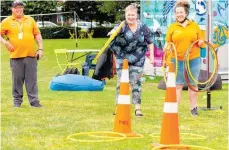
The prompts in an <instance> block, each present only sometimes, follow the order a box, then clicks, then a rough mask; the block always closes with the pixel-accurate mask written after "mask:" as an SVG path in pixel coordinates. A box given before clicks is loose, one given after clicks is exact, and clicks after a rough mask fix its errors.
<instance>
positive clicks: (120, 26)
mask: <svg viewBox="0 0 229 150" xmlns="http://www.w3.org/2000/svg"><path fill="white" fill-rule="evenodd" d="M124 24H125V21H122V23H121V24H120V25H119V26H118V28H117V29H116V30H115V31H114V33H113V34H112V35H111V36H110V38H109V39H108V40H107V42H106V43H105V44H104V46H103V47H102V49H101V50H100V51H99V53H98V54H97V55H96V57H95V60H97V59H98V58H99V57H100V55H101V54H102V53H103V52H104V50H105V49H106V48H107V47H108V45H109V44H110V43H111V42H112V41H113V40H114V38H115V37H116V36H117V35H118V33H119V32H120V30H121V28H122V27H123V26H124Z"/></svg>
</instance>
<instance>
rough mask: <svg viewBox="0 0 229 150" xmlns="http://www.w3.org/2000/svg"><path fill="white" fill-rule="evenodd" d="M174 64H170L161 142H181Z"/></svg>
mask: <svg viewBox="0 0 229 150" xmlns="http://www.w3.org/2000/svg"><path fill="white" fill-rule="evenodd" d="M175 79H176V78H175V69H174V64H173V63H170V64H169V73H168V78H167V84H166V86H167V87H166V96H165V103H164V109H163V120H162V129H161V140H160V144H180V137H179V125H178V104H177V100H176V80H175Z"/></svg>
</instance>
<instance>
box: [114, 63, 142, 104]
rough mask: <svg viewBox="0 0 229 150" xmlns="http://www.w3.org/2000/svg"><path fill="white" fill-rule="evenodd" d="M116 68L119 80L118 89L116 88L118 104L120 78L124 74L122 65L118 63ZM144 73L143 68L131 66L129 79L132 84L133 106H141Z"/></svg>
mask: <svg viewBox="0 0 229 150" xmlns="http://www.w3.org/2000/svg"><path fill="white" fill-rule="evenodd" d="M116 62H117V60H116ZM116 68H117V69H116V70H117V78H118V81H117V87H116V103H117V100H118V95H119V89H120V78H121V73H122V66H121V65H120V63H116ZM142 73H143V67H137V66H132V65H129V79H130V84H131V89H132V103H133V104H141V89H142V87H141V86H142V82H141V76H142Z"/></svg>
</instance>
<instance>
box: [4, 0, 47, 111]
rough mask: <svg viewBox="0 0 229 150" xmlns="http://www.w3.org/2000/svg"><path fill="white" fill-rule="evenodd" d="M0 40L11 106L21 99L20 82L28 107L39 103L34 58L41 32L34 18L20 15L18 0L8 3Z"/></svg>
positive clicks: (40, 50)
mask: <svg viewBox="0 0 229 150" xmlns="http://www.w3.org/2000/svg"><path fill="white" fill-rule="evenodd" d="M3 35H6V36H7V38H8V40H5V39H4V38H3V37H2V36H3ZM0 41H1V43H2V44H3V45H5V47H6V48H7V49H8V51H9V52H10V67H11V70H12V94H13V102H14V107H15V108H18V107H20V106H21V104H22V102H23V100H22V98H23V84H24V82H25V87H26V91H27V94H28V98H29V102H30V105H31V107H43V106H42V105H41V104H40V102H39V100H38V87H37V60H39V59H40V58H41V57H42V55H43V44H42V36H41V33H40V30H39V29H38V27H37V24H36V22H35V20H34V19H33V18H32V17H30V16H25V15H24V4H23V3H22V2H20V1H18V0H17V1H14V2H13V3H12V16H9V17H7V18H6V19H4V20H3V21H2V24H1V36H0ZM35 41H36V42H37V45H38V49H37V50H36V47H35V44H34V43H35Z"/></svg>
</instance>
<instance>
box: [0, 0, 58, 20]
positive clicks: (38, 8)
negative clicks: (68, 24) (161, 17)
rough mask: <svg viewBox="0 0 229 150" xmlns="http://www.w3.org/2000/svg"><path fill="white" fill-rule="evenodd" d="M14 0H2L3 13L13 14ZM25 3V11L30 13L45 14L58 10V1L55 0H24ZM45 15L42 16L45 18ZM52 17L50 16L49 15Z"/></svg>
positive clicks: (4, 14)
mask: <svg viewBox="0 0 229 150" xmlns="http://www.w3.org/2000/svg"><path fill="white" fill-rule="evenodd" d="M12 2H13V1H1V15H2V16H9V15H11V4H12ZM23 3H24V4H25V6H24V7H25V9H24V13H25V14H27V15H29V14H45V13H52V12H56V8H57V1H55V0H52V1H50V0H46V1H29V0H24V1H23ZM44 17H45V16H43V17H42V18H44ZM48 17H50V16H48Z"/></svg>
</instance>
